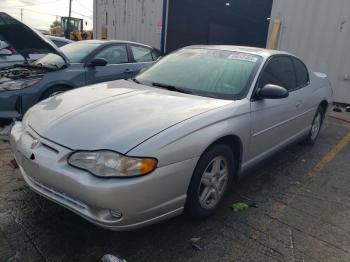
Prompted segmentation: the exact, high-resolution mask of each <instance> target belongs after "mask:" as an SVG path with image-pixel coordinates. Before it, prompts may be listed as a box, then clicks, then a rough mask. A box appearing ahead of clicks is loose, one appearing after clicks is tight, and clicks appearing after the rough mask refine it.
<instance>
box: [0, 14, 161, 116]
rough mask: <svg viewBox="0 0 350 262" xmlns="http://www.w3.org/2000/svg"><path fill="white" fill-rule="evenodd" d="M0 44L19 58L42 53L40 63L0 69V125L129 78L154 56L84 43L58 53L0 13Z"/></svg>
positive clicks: (129, 46)
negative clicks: (77, 91)
mask: <svg viewBox="0 0 350 262" xmlns="http://www.w3.org/2000/svg"><path fill="white" fill-rule="evenodd" d="M0 32H1V33H0V39H1V40H3V41H6V42H7V43H9V44H10V45H11V46H13V47H14V48H15V49H16V51H17V52H18V53H20V54H21V55H22V56H23V57H24V58H27V57H29V55H28V54H30V53H32V52H33V51H37V52H39V51H48V53H49V54H47V55H46V56H44V57H42V58H41V59H39V60H37V61H35V62H33V63H30V62H29V63H27V64H23V65H16V66H13V67H11V68H6V69H2V70H0V122H1V121H8V120H9V119H21V118H22V117H23V115H24V113H25V112H26V111H27V110H28V109H29V108H30V107H31V106H33V105H34V104H36V103H37V102H39V101H41V100H43V99H46V98H48V97H50V96H53V95H55V94H58V93H61V92H64V91H67V90H70V89H73V88H76V87H81V86H84V85H90V84H95V83H99V82H105V81H111V80H116V79H126V78H131V77H133V76H135V75H136V74H137V73H138V72H139V71H140V70H141V69H142V68H145V67H148V66H150V65H152V64H153V63H154V61H156V60H157V59H158V58H159V57H160V56H161V53H160V51H158V50H156V49H154V48H152V47H150V46H147V45H143V44H139V43H133V42H127V41H114V40H111V41H102V40H88V41H80V42H75V43H72V44H68V45H65V46H63V47H61V48H60V49H58V48H57V47H56V46H54V45H53V44H52V42H50V41H48V40H47V39H45V38H44V37H43V36H41V35H40V34H38V33H37V32H35V31H34V30H33V29H31V28H29V27H28V26H26V25H24V24H23V23H21V22H19V21H18V20H16V19H14V18H12V17H11V16H9V15H7V14H5V13H0Z"/></svg>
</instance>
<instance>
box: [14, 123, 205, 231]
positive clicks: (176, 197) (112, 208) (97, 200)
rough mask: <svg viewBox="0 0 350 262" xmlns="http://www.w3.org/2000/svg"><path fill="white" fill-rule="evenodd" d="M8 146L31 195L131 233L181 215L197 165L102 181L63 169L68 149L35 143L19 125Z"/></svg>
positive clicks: (31, 134) (186, 163) (183, 164)
mask: <svg viewBox="0 0 350 262" xmlns="http://www.w3.org/2000/svg"><path fill="white" fill-rule="evenodd" d="M10 141H11V146H12V149H13V152H14V153H15V158H16V160H17V162H18V165H19V166H20V170H21V173H22V175H23V178H24V179H25V181H26V182H27V184H28V185H29V187H30V188H31V189H32V190H34V191H35V192H37V193H39V194H41V195H43V196H45V197H46V198H48V199H50V200H52V201H54V202H56V203H58V204H60V205H62V206H64V207H66V208H68V209H70V210H72V211H73V212H75V213H77V214H78V215H80V216H82V217H84V218H85V219H87V220H89V221H90V222H92V223H94V224H97V225H99V226H102V227H104V228H107V229H112V230H127V229H134V228H138V227H142V226H146V225H149V224H152V223H155V222H158V221H160V220H163V219H166V218H170V217H173V216H176V215H178V214H180V213H182V211H183V207H184V204H185V201H186V192H187V188H188V185H189V182H190V179H191V175H192V172H193V170H194V168H195V165H196V163H197V160H198V159H197V158H195V159H190V160H186V161H183V162H180V163H175V164H171V165H168V166H164V167H159V168H157V169H156V170H155V171H154V172H153V173H151V174H149V175H147V176H144V177H138V178H127V179H117V178H112V179H102V178H98V177H95V176H93V175H91V174H89V173H87V172H85V171H82V170H79V169H76V168H74V167H71V166H69V165H68V164H67V157H68V156H69V154H70V153H71V152H72V150H71V149H68V148H65V147H63V146H60V145H57V144H55V143H53V142H50V141H48V140H46V139H44V138H41V137H40V136H39V135H38V134H36V133H35V131H34V130H32V129H30V128H26V129H25V130H23V128H22V125H21V123H19V122H17V123H16V125H15V126H14V127H13V129H12V133H11V139H10ZM119 215H120V217H118V216H119Z"/></svg>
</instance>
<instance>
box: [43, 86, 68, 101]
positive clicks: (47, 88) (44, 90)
mask: <svg viewBox="0 0 350 262" xmlns="http://www.w3.org/2000/svg"><path fill="white" fill-rule="evenodd" d="M55 87H64V88H67V89H68V90H71V89H73V88H75V87H74V86H72V85H70V84H67V83H55V84H53V85H50V86H47V87H46V88H44V89H43V90H42V92H41V94H40V96H39V99H38V101H41V100H42V98H43V96H44V94H45V93H46V92H47V91H48V90H50V89H51V88H55Z"/></svg>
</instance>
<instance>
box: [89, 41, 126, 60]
mask: <svg viewBox="0 0 350 262" xmlns="http://www.w3.org/2000/svg"><path fill="white" fill-rule="evenodd" d="M94 58H103V59H106V61H107V64H123V63H128V62H129V60H128V52H127V49H126V45H113V46H109V47H106V48H105V49H103V50H102V51H100V52H99V53H98V54H97V55H96V56H95V57H94Z"/></svg>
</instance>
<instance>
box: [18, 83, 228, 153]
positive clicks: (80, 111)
mask: <svg viewBox="0 0 350 262" xmlns="http://www.w3.org/2000/svg"><path fill="white" fill-rule="evenodd" d="M228 103H232V101H227V100H219V99H213V98H205V97H200V96H194V95H188V94H182V93H178V92H171V91H168V90H164V89H158V88H154V87H148V86H143V85H139V84H136V83H133V82H130V81H126V80H119V81H113V82H107V83H101V84H97V85H93V86H88V87H84V88H79V89H75V90H73V91H70V92H67V93H64V94H61V95H58V96H55V97H52V98H50V99H47V100H45V101H43V102H41V103H39V104H37V105H36V106H34V107H32V109H30V111H29V112H28V113H27V115H26V116H25V118H24V120H23V122H24V125H25V126H26V125H29V126H30V127H31V128H32V129H34V130H35V132H36V133H38V134H39V135H40V136H42V137H44V138H46V139H49V140H51V141H53V142H55V143H57V144H60V145H63V146H65V147H68V148H71V149H74V150H78V149H80V150H98V149H110V150H116V151H118V152H120V153H124V154H126V153H127V152H128V151H129V150H131V149H132V148H134V147H135V146H137V145H139V144H140V143H142V142H144V141H145V140H147V139H148V138H150V137H153V136H155V135H157V134H158V133H160V132H162V131H164V130H165V129H168V128H169V127H171V126H174V125H176V124H178V123H180V122H183V121H185V120H188V119H190V118H192V117H194V116H196V115H199V114H202V113H205V112H207V111H210V110H213V109H215V108H218V107H221V106H224V105H226V104H228Z"/></svg>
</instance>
